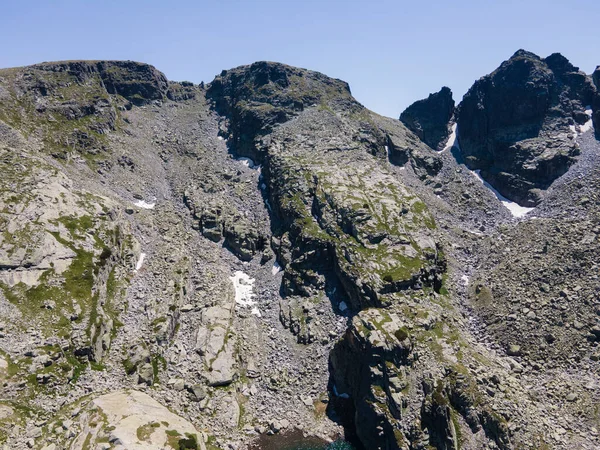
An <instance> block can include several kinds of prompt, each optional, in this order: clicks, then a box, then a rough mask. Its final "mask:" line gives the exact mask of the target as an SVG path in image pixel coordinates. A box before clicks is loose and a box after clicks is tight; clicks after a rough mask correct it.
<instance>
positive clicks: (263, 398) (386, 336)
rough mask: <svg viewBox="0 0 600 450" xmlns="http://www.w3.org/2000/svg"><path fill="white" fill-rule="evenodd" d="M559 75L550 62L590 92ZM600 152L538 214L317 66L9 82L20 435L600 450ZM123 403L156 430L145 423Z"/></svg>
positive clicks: (570, 174)
mask: <svg viewBox="0 0 600 450" xmlns="http://www.w3.org/2000/svg"><path fill="white" fill-rule="evenodd" d="M520 57H523V58H533V56H530V55H529V54H527V55H521V56H520ZM536 58H537V57H536ZM561 61H562V60H561V59H560V58H558V57H549V58H546V60H544V62H543V64H546V65H548V66H552V67H553V68H552V70H553V71H556V72H560V71H563V72H564V73H568V74H571V73H572V70H571V69H570V68H569V67H570V66H567V65H565V64H562V65H561ZM536 64H542V62H537V60H536ZM565 67H566V69H565ZM563 69H564V70H563ZM567 69H568V70H567ZM565 70H566V72H565ZM563 72H560V73H563ZM561 76H562V75H561ZM564 76H565V77H566V76H567V75H564ZM569 77H575V78H577V77H579V75H577V74H575V75H569ZM580 78H581V77H580ZM582 79H583V80H584V81H583V83H584V84H585V86H588V84H587V83H588V81H589V80H588V78H585V77H584V78H582ZM497 88H498V89H501V87H497ZM475 91H476V89H475V88H474V89H473V92H475ZM590 92H591V91H590ZM594 92H595V91H594ZM469 95H471V94H468V95H467V96H466V97H465V100H463V103H461V105H460V106H459V118H458V127H459V144H458V143H455V147H454V148H453V149H452V150H453V152H454V153H457V152H462V153H463V155H468V154H470V153H469V152H471V153H473V150H472V149H473V147H474V146H475V144H474V142H475V141H474V140H473V139H471V138H470V137H469V136H470V135H469V126H470V125H469V123H468V117H469V116H468V112H467V111H468V108H469V101H470V100H469V98H471V97H470V96H469ZM562 98H563V97H561V99H562ZM450 100H451V98H450ZM526 101H529V100H526ZM578 105H579V104H578ZM490 109H491V110H493V108H490ZM485 111H488V108H484V112H485ZM573 111H574V110H573ZM573 111H571V110H569V111H566V110H564V109H560V108H559V109H557V110H556V114H559V115H560V118H559V119H556V120H557V121H560V122H561V123H562V122H565V123H566V121H567V120H568V119H567V118H565V117H563V116H562V115H565V114H572V113H573ZM425 113H426V111H425V112H424V113H423V114H425ZM451 116H452V115H451V114H449V115H447V117H446V116H444V117H446V119H443V118H442V119H440V118H437V119H436V130H437V131H436V132H438V131H439V130H446V132H447V131H448V130H450V129H451V126H450V125H451V124H450V123H449V121H450V120H451ZM569 117H572V116H569ZM586 117H587V116H586ZM552 120H555V119H552ZM438 122H439V123H438ZM423 123H425V122H423ZM463 128H464V129H465V131H464V133H465V134H464V136H463ZM580 131H582V130H580ZM438 135H440V136H442V135H444V133H443V132H442V133H441V134H440V133H438V134H436V136H438ZM591 135H592V133H591V131H588V132H583V134H582V135H581V136H580V137H579V138H578V143H579V148H580V153H581V156H579V157H578V158H577V159H576V160H573V161H570V162H569V164H567V165H566V166H565V167H564V170H562V169H561V170H562V171H561V172H560V173H562V174H564V175H562V177H560V178H558V179H557V180H556V181H555V183H554V184H552V185H551V186H550V188H549V189H548V190H547V192H546V194H545V195H544V196H543V199H542V200H541V202H540V203H539V205H538V207H537V208H536V210H535V212H534V213H529V215H527V216H525V218H524V219H521V220H516V219H515V218H514V217H513V216H512V215H511V214H510V212H509V211H508V210H507V209H506V208H505V207H504V206H503V204H502V203H500V202H499V201H498V199H497V198H496V197H495V196H494V194H493V193H492V192H491V191H490V190H489V189H488V188H487V187H486V186H485V185H484V184H482V183H481V182H480V181H479V179H478V178H477V177H476V176H475V174H474V173H472V172H471V171H470V170H469V169H468V168H467V167H466V166H465V165H463V164H460V163H458V162H457V160H456V159H455V156H454V154H453V153H452V152H450V151H442V152H436V151H435V150H433V149H432V148H431V147H430V146H429V145H431V142H422V141H421V139H420V138H419V137H418V136H417V135H416V134H414V133H413V132H412V131H410V130H409V129H408V128H407V127H406V126H405V125H404V124H403V123H402V122H400V121H398V120H393V119H388V118H384V117H381V116H378V115H376V114H375V113H373V112H371V111H369V110H367V109H366V108H364V107H363V106H362V105H360V104H359V103H358V102H357V101H356V100H355V99H354V98H353V97H352V95H351V93H350V89H349V87H348V85H347V84H346V83H345V82H343V81H340V80H335V79H331V78H329V77H327V76H325V75H323V74H319V73H317V72H312V71H308V70H305V69H299V68H294V67H290V66H286V65H283V64H278V63H271V62H258V63H254V64H252V65H249V66H242V67H238V68H235V69H231V70H227V71H223V72H222V73H221V74H220V75H218V76H217V77H216V78H215V80H214V81H213V82H212V83H210V84H209V85H207V86H204V85H193V84H191V83H187V82H182V83H175V82H170V81H168V80H167V79H166V77H164V75H163V74H161V73H160V72H159V71H157V70H156V69H155V68H153V67H151V66H148V65H145V64H140V63H133V62H118V61H98V62H86V61H71V62H58V63H43V64H40V65H36V66H31V67H24V68H16V69H4V70H0V152H1V158H0V161H1V163H0V164H2V173H3V175H4V176H3V177H2V196H1V198H0V201H1V202H2V212H1V216H0V217H2V222H3V224H4V225H5V226H4V229H5V231H4V233H3V234H2V241H1V243H0V283H1V284H0V286H1V287H2V290H1V293H0V311H1V314H0V327H1V333H0V349H1V352H0V377H1V378H2V380H3V383H4V386H5V390H4V393H3V396H2V398H1V399H0V403H1V406H0V430H1V432H0V438H1V439H2V440H4V442H5V443H6V446H7V448H27V447H34V448H46V449H50V448H73V449H79V448H90V446H93V445H97V446H100V448H106V447H102V446H104V445H106V446H109V445H111V446H113V447H115V448H119V446H121V447H123V446H138V447H139V448H157V449H158V448H163V447H165V446H166V447H167V448H168V447H171V448H228V447H229V448H245V447H246V446H248V445H249V444H250V443H251V442H253V441H254V440H255V439H256V437H257V435H258V434H264V435H267V437H266V438H265V439H269V437H268V435H271V434H274V435H275V436H276V435H277V434H278V433H279V434H280V433H283V434H284V435H285V430H291V429H292V428H299V429H300V430H302V431H304V432H307V433H310V434H312V435H317V436H321V437H323V438H326V439H336V438H337V437H339V436H345V437H346V438H347V439H349V440H351V441H352V443H353V444H354V445H355V446H357V447H359V448H360V447H361V446H362V447H364V448H367V449H371V448H373V449H403V450H404V449H421V448H437V449H458V448H462V449H479V448H501V449H511V448H544V446H546V447H548V448H573V447H578V448H594V446H596V445H597V444H598V435H597V432H595V431H594V429H595V428H594V427H597V426H598V424H597V420H598V419H597V417H595V412H594V410H593V407H592V405H593V403H594V402H595V401H597V399H598V394H599V390H598V386H597V385H596V384H594V382H593V380H594V376H593V374H594V371H595V370H596V369H597V364H598V359H597V358H596V357H595V355H596V353H597V341H598V336H597V334H594V333H595V331H596V328H594V327H597V325H596V322H597V320H598V319H597V317H595V316H594V314H595V309H594V308H595V307H596V305H597V301H596V300H595V284H594V283H595V279H594V278H593V273H594V267H595V266H594V262H593V256H592V255H593V248H594V247H593V243H594V242H595V238H594V237H593V236H592V234H594V236H595V231H593V230H595V228H594V227H595V225H594V224H595V220H596V217H595V215H594V214H595V213H594V211H597V203H596V200H597V199H596V194H595V192H594V186H595V183H596V182H597V180H598V179H600V178H598V177H597V174H596V172H595V170H596V169H595V168H596V165H595V162H594V161H595V159H594V155H595V154H596V153H595V152H596V151H597V148H598V146H597V141H596V140H595V138H593V137H592V136H591ZM445 137H446V136H445V135H444V136H442V137H440V139H441V140H443V139H444V138H445ZM423 139H425V137H423ZM469 139H471V140H469ZM425 140H426V139H425ZM435 140H436V141H437V140H438V137H436V138H435ZM426 141H427V140H426ZM540 145H541V144H540ZM434 147H437V145H434ZM477 151H482V150H477ZM459 156H460V153H459ZM466 162H467V164H469V167H473V166H472V165H471V163H472V162H471V161H470V160H468V158H467V161H466ZM569 165H571V168H570V169H569V167H568V166H569ZM578 174H583V175H584V176H585V177H586V179H588V180H589V181H588V185H587V186H586V187H585V189H582V190H581V191H579V190H576V189H574V187H573V181H572V180H573V179H577V176H578ZM482 175H483V176H484V177H486V175H487V173H486V172H485V171H484V170H483V169H482ZM559 175H560V174H559ZM581 192H585V197H587V200H585V201H584V197H583V196H584V194H582V193H581ZM576 196H579V197H576ZM575 199H577V200H575ZM565 204H567V205H577V206H576V207H575V213H576V214H575V215H573V214H571V212H570V213H569V214H571V215H572V217H571V218H570V222H569V223H568V228H569V232H568V233H565V232H563V231H561V227H563V226H564V224H565V219H564V217H563V216H562V215H561V208H564V205H565ZM563 211H564V209H563ZM534 214H535V215H539V219H532V218H529V217H530V216H531V215H534ZM538 223H539V224H538ZM590 229H591V230H592V231H591V233H592V234H590V231H589V230H590ZM540 236H544V238H543V239H546V241H548V244H547V250H546V251H544V248H545V247H543V246H541V247H540V249H538V248H537V247H539V246H540V245H541V242H542V238H541V237H540ZM499 239H500V240H499ZM584 241H585V243H583V242H584ZM579 242H581V244H580V245H577V246H575V245H572V244H574V243H579ZM538 244H539V245H538ZM515 249H521V250H522V253H523V254H522V255H521V256H520V258H519V259H518V261H517V260H515V257H514V256H513V255H514V253H513V252H514V250H515ZM563 263H564V265H565V266H567V267H568V270H567V268H565V269H564V270H563V271H562V273H561V272H560V271H559V268H561V267H562V265H563ZM578 264H579V265H580V266H581V268H580V269H579V268H577V267H576V266H577V265H578ZM538 267H539V270H540V273H541V274H542V275H541V276H540V277H536V276H534V275H533V272H532V268H535V269H537V268H538ZM538 278H539V279H538ZM582 280H585V282H586V285H585V286H580V288H579V289H577V285H578V284H581V283H583V281H582ZM536 283H537V284H536ZM540 283H541V284H540ZM546 285H548V290H547V292H546V290H545V288H546ZM539 286H542V287H543V288H544V290H542V292H544V293H546V294H549V295H550V296H554V295H555V294H556V295H557V296H559V297H560V298H562V299H565V300H556V301H555V300H550V301H548V302H546V303H544V299H543V298H541V297H543V296H541V295H539V294H537V292H536V294H534V293H533V292H532V291H531V290H532V289H533V290H535V289H540V288H539ZM562 290H564V291H565V293H566V294H565V295H563V294H562ZM557 298H558V297H557ZM524 299H528V300H524ZM533 301H535V302H538V301H539V303H540V305H539V306H538V307H537V308H538V309H535V308H533V307H532V305H531V303H532V302H533ZM521 302H524V303H525V305H526V306H525V305H520V303H521ZM563 304H566V305H567V309H566V310H561V309H560V308H562V306H563ZM545 305H552V308H553V309H552V310H550V309H548V310H546V309H544V308H545ZM555 306H556V307H557V308H558V310H559V311H564V313H559V314H562V316H561V319H560V320H562V323H563V325H558V324H555V323H554V322H553V321H555V320H559V319H557V315H556V314H555V313H554V309H556V308H554V307H555ZM525 307H526V308H528V311H527V312H523V311H524V309H523V308H525ZM515 309H518V311H520V312H517V313H516V314H517V315H516V318H514V317H512V315H513V314H515V312H513V310H515ZM534 309H535V318H533V317H530V316H531V315H530V314H529V312H531V311H532V310H534ZM521 313H522V314H524V315H525V318H522V317H520V316H519V314H521ZM505 316H508V317H505ZM572 321H573V322H572ZM574 321H577V326H575V322H574ZM514 323H518V324H519V328H518V329H516V328H515V327H514V326H513V324H514ZM580 323H581V324H582V327H579V324H580ZM540 324H542V326H541V327H540ZM565 324H568V325H569V326H568V327H566V325H565ZM571 324H573V325H571ZM557 326H560V327H562V328H561V329H560V330H558V331H557V330H556V329H555V328H554V327H557ZM573 330H577V331H573ZM547 334H552V335H553V338H554V341H553V342H556V344H555V346H554V347H553V348H552V349H549V348H548V347H547V345H548V344H547V341H548V339H547V338H546V335H547ZM580 335H581V336H582V340H581V341H578V342H579V343H578V344H571V343H572V339H574V338H577V337H578V336H580ZM540 339H545V341H544V342H546V344H543V342H542V341H541V340H540ZM544 345H546V346H544ZM565 353H567V354H569V355H572V357H568V358H565V357H563V355H564V354H565ZM545 354H548V355H550V357H547V356H544V355H545ZM551 379H553V380H561V381H560V383H559V382H555V383H554V384H552V382H550V380H551ZM584 382H585V386H584V387H582V386H583V385H581V386H580V385H578V383H584ZM557 383H558V384H557ZM561 383H562V384H561ZM538 384H540V385H544V386H548V389H550V387H552V388H553V389H555V392H556V393H557V394H556V395H553V394H552V393H550V392H542V393H540V392H538V391H535V392H534V391H533V390H532V389H531V386H532V385H538ZM566 386H569V388H567V387H566ZM571 394H572V395H571ZM149 397H151V398H149ZM155 401H157V402H158V403H155ZM120 403H126V404H127V405H131V407H132V408H139V410H140V414H138V415H136V416H135V420H134V419H133V418H132V419H131V420H130V422H131V423H129V422H127V423H125V422H126V421H125V420H124V419H122V415H121V413H120V412H119V411H121V409H120V408H121V405H120ZM136 405H137V406H136ZM167 408H168V409H167ZM169 410H170V411H169ZM167 416H168V417H169V418H167V419H165V417H167ZM178 416H179V417H178ZM549 418H550V419H549ZM556 423H560V426H561V428H557V426H556V425H555V424H556ZM270 439H276V438H274V437H271V438H270ZM0 442H1V441H0ZM274 442H277V441H274ZM52 445H54V446H55V447H52ZM275 445H277V444H275ZM128 448H129V447H128Z"/></svg>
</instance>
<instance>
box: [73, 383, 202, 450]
mask: <svg viewBox="0 0 600 450" xmlns="http://www.w3.org/2000/svg"><path fill="white" fill-rule="evenodd" d="M79 427H81V428H82V432H81V433H80V434H79V435H78V436H77V437H76V438H75V439H74V441H73V443H72V444H71V446H70V447H69V448H71V449H73V450H80V449H81V450H83V449H86V448H90V446H94V445H95V446H101V445H102V443H103V442H104V443H108V444H109V445H110V447H111V448H115V449H132V450H133V449H140V450H142V449H144V450H154V449H155V450H161V449H165V448H166V449H175V450H178V449H182V448H189V449H198V450H204V449H205V448H206V447H205V445H204V439H203V437H202V433H200V432H199V431H198V430H197V429H196V428H195V427H194V425H192V424H191V423H190V422H188V421H187V420H185V419H183V418H181V417H179V416H177V415H176V414H173V413H172V412H171V411H169V410H168V409H167V408H165V407H164V406H163V405H161V404H160V403H158V402H157V401H156V400H154V399H153V398H152V397H150V396H149V395H148V394H145V393H143V392H139V391H121V392H113V393H110V394H105V395H102V396H99V397H96V398H94V399H93V400H92V401H91V402H90V408H89V410H85V411H84V412H83V413H81V415H80V419H79ZM92 448H97V447H92Z"/></svg>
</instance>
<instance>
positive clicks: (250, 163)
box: [236, 156, 255, 169]
mask: <svg viewBox="0 0 600 450" xmlns="http://www.w3.org/2000/svg"><path fill="white" fill-rule="evenodd" d="M236 159H237V160H238V161H241V163H242V164H243V165H245V166H246V167H249V168H250V169H254V167H255V166H254V161H252V160H251V159H250V158H246V157H245V156H240V157H239V158H236Z"/></svg>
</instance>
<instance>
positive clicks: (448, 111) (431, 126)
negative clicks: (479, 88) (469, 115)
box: [400, 86, 454, 150]
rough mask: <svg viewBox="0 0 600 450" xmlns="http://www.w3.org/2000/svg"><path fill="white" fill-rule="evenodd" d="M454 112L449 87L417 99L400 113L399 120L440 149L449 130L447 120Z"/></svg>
mask: <svg viewBox="0 0 600 450" xmlns="http://www.w3.org/2000/svg"><path fill="white" fill-rule="evenodd" d="M453 114H454V99H453V98H452V91H451V90H450V88H448V87H446V86H444V87H443V88H442V89H440V91H439V92H436V93H434V94H429V97H427V98H426V99H423V100H418V101H416V102H414V103H413V104H412V105H410V106H409V107H408V108H406V109H405V110H404V111H403V112H402V114H400V120H401V121H402V123H404V125H406V126H407V127H408V129H409V130H411V131H412V132H413V133H415V134H416V135H417V136H419V138H420V139H421V140H422V141H423V142H425V143H426V144H427V145H429V146H430V147H431V148H432V149H434V150H441V148H440V147H443V145H444V143H445V141H446V139H447V138H448V136H449V134H450V131H449V127H448V122H450V119H451V118H452V115H453Z"/></svg>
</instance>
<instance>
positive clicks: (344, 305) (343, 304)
mask: <svg viewBox="0 0 600 450" xmlns="http://www.w3.org/2000/svg"><path fill="white" fill-rule="evenodd" d="M347 309H348V305H346V302H340V311H341V312H344V311H346V310H347Z"/></svg>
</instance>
